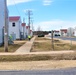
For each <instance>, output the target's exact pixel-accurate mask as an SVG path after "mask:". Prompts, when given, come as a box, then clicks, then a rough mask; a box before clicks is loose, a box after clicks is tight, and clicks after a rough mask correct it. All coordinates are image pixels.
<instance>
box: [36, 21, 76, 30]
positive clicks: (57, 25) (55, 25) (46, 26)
mask: <svg viewBox="0 0 76 75" xmlns="http://www.w3.org/2000/svg"><path fill="white" fill-rule="evenodd" d="M38 26H40V27H41V28H42V30H43V31H50V30H60V29H61V28H63V29H68V28H69V27H73V28H74V27H76V22H75V21H63V20H51V21H43V22H40V23H36V24H35V29H36V30H37V28H38Z"/></svg>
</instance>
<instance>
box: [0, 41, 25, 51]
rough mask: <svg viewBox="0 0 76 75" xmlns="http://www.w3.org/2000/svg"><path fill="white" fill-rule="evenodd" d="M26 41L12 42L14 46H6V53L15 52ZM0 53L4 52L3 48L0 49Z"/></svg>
mask: <svg viewBox="0 0 76 75" xmlns="http://www.w3.org/2000/svg"><path fill="white" fill-rule="evenodd" d="M25 42H26V41H18V40H17V41H14V44H12V45H8V52H15V51H16V50H17V49H18V48H19V47H21V46H22V45H23V44H24V43H25ZM0 52H4V46H2V47H0Z"/></svg>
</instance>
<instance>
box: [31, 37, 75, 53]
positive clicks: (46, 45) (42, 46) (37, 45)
mask: <svg viewBox="0 0 76 75" xmlns="http://www.w3.org/2000/svg"><path fill="white" fill-rule="evenodd" d="M51 50H52V44H51V39H47V38H44V37H37V38H36V40H35V42H34V44H33V47H32V50H31V52H41V51H51ZM60 50H76V45H75V44H73V45H72V46H71V45H70V44H69V43H63V42H62V41H60V40H56V39H54V51H60Z"/></svg>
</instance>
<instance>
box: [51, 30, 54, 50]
mask: <svg viewBox="0 0 76 75" xmlns="http://www.w3.org/2000/svg"><path fill="white" fill-rule="evenodd" d="M51 43H52V50H54V41H53V30H52V31H51Z"/></svg>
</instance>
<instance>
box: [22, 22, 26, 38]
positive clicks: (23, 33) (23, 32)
mask: <svg viewBox="0 0 76 75" xmlns="http://www.w3.org/2000/svg"><path fill="white" fill-rule="evenodd" d="M26 35H27V33H26V23H22V31H21V38H22V39H25V38H26Z"/></svg>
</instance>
